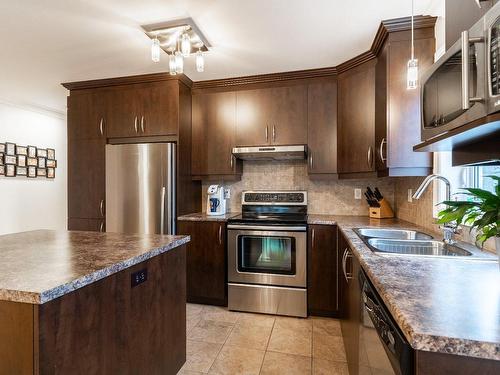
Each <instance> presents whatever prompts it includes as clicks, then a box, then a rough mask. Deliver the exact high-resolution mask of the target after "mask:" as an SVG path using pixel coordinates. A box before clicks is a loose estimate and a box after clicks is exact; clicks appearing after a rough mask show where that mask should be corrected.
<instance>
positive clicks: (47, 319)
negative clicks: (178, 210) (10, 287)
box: [0, 246, 186, 375]
mask: <svg viewBox="0 0 500 375" xmlns="http://www.w3.org/2000/svg"><path fill="white" fill-rule="evenodd" d="M144 268H147V270H148V279H147V281H146V282H144V283H142V284H140V285H137V286H135V287H131V274H132V273H134V272H136V271H139V270H142V269H144ZM185 269H186V249H185V247H184V246H182V247H179V248H177V249H174V250H171V251H169V252H167V253H165V254H162V255H159V256H157V257H155V258H152V259H150V260H147V261H145V262H142V263H140V264H137V265H135V266H133V267H131V268H128V269H126V270H123V271H121V272H118V273H116V274H114V275H111V276H109V277H107V278H105V279H102V280H100V281H98V282H95V283H93V284H90V285H88V286H86V287H83V288H81V289H78V290H76V291H74V292H71V293H69V294H66V295H64V296H62V297H60V298H57V299H55V300H52V301H49V302H47V303H45V304H42V305H31V304H26V303H16V302H8V301H0V373H1V374H19V375H24V374H30V375H33V374H43V375H46V374H55V375H58V374H103V375H115V374H123V375H135V374H152V375H153V374H157V375H160V374H161V375H165V374H171V375H174V374H177V372H178V371H179V370H180V368H181V367H182V365H183V364H184V362H185V361H186V346H185V343H186V277H185Z"/></svg>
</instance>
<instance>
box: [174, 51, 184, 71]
mask: <svg viewBox="0 0 500 375" xmlns="http://www.w3.org/2000/svg"><path fill="white" fill-rule="evenodd" d="M175 72H176V73H177V74H182V73H184V58H183V57H182V54H181V53H180V52H179V51H175Z"/></svg>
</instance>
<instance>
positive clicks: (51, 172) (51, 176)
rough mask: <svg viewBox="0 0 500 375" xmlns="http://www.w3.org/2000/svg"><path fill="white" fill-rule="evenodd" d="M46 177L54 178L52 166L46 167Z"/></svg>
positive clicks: (54, 172)
mask: <svg viewBox="0 0 500 375" xmlns="http://www.w3.org/2000/svg"><path fill="white" fill-rule="evenodd" d="M47 178H56V170H55V169H54V168H47Z"/></svg>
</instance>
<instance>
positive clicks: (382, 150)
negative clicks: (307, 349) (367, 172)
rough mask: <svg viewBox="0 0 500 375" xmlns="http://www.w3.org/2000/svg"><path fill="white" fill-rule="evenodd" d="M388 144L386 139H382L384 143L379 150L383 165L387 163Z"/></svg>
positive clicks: (381, 143)
mask: <svg viewBox="0 0 500 375" xmlns="http://www.w3.org/2000/svg"><path fill="white" fill-rule="evenodd" d="M386 144H387V140H386V139H385V138H382V141H381V142H380V146H379V149H378V152H379V154H380V160H382V163H385V162H386V161H387V158H384V145H386Z"/></svg>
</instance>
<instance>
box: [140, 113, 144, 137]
mask: <svg viewBox="0 0 500 375" xmlns="http://www.w3.org/2000/svg"><path fill="white" fill-rule="evenodd" d="M141 132H143V133H144V116H141Z"/></svg>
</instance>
